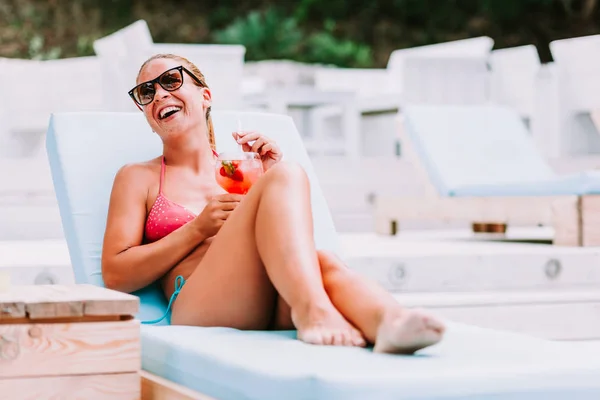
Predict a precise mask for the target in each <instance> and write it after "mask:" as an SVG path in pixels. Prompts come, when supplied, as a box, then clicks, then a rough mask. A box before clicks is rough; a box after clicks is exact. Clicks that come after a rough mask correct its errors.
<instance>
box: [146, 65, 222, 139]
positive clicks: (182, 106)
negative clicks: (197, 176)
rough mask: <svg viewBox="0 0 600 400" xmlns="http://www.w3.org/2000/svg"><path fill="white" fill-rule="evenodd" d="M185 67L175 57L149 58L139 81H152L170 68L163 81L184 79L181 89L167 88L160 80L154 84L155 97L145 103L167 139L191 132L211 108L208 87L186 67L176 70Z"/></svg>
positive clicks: (148, 116)
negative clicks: (186, 69)
mask: <svg viewBox="0 0 600 400" xmlns="http://www.w3.org/2000/svg"><path fill="white" fill-rule="evenodd" d="M182 65H183V67H186V65H185V63H182V61H179V60H175V59H172V58H156V59H153V60H151V61H149V62H148V63H147V64H146V65H145V66H144V67H143V68H142V70H141V71H140V74H139V76H138V79H137V83H138V84H139V83H142V82H147V81H150V80H153V79H155V78H157V77H158V76H160V75H161V74H163V73H165V72H166V71H168V70H171V69H172V71H171V72H169V73H168V75H166V76H164V77H163V79H162V82H163V83H173V84H174V85H177V80H178V79H183V85H181V87H180V88H179V89H176V90H173V91H168V90H165V89H164V88H163V87H162V86H161V85H159V84H158V83H155V84H154V91H155V93H154V99H153V100H152V101H151V102H150V103H149V104H147V105H145V106H142V109H143V112H144V115H145V116H146V120H147V121H148V123H149V124H150V126H151V127H152V130H153V131H154V132H156V133H157V134H158V135H159V136H161V138H162V139H163V140H164V139H165V138H167V137H168V136H170V135H173V134H178V133H181V132H186V131H189V130H190V128H193V127H194V126H197V124H200V123H203V121H205V120H206V111H207V109H208V107H210V100H211V94H210V90H209V89H208V88H206V87H201V86H199V85H198V84H196V82H195V81H194V79H193V78H192V77H191V76H190V75H188V73H187V72H186V71H185V70H182V71H181V72H180V71H179V70H177V69H173V68H176V67H179V66H182Z"/></svg>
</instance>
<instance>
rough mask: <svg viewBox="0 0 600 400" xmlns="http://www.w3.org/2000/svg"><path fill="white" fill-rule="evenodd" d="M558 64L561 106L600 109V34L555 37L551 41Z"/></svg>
mask: <svg viewBox="0 0 600 400" xmlns="http://www.w3.org/2000/svg"><path fill="white" fill-rule="evenodd" d="M550 50H551V51H552V58H553V59H554V62H555V64H556V66H557V72H558V84H559V93H560V98H561V104H562V107H564V108H565V109H566V110H567V111H568V112H571V111H575V112H590V111H594V110H597V109H599V108H600V97H599V96H598V92H599V91H600V77H599V75H598V70H599V69H600V35H589V36H582V37H575V38H569V39H561V40H555V41H553V42H551V43H550Z"/></svg>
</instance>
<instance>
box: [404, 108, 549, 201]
mask: <svg viewBox="0 0 600 400" xmlns="http://www.w3.org/2000/svg"><path fill="white" fill-rule="evenodd" d="M403 118H404V122H405V123H404V129H405V131H406V134H407V136H408V138H409V139H410V142H411V144H412V145H413V148H414V149H415V151H416V153H417V154H418V156H419V158H420V161H421V162H422V164H423V166H424V167H425V169H426V171H427V172H428V174H429V177H430V180H431V182H432V184H433V185H434V187H435V188H436V189H437V190H438V192H439V194H440V195H441V196H453V195H457V194H458V193H460V190H461V188H465V187H490V188H493V187H495V186H502V185H519V184H523V185H527V184H531V183H539V182H548V181H552V182H554V181H555V180H556V179H557V178H558V177H557V175H556V174H555V173H554V172H553V171H552V169H551V168H550V166H549V165H548V164H547V163H546V162H545V160H544V159H543V158H542V157H541V155H540V154H539V153H538V151H537V148H536V147H535V143H534V142H533V140H532V139H531V137H530V135H529V133H528V132H527V129H526V128H525V125H524V123H523V121H522V120H521V119H520V117H519V115H518V114H517V113H516V112H515V111H513V110H510V109H508V108H505V107H500V106H409V107H406V109H405V110H404V111H403Z"/></svg>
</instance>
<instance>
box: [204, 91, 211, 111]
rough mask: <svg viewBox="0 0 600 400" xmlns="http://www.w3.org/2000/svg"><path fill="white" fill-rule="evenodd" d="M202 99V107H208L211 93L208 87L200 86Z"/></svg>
mask: <svg viewBox="0 0 600 400" xmlns="http://www.w3.org/2000/svg"><path fill="white" fill-rule="evenodd" d="M202 89H203V90H202V100H203V104H204V107H206V108H208V107H210V106H211V105H212V93H211V92H210V89H209V88H207V87H205V88H202Z"/></svg>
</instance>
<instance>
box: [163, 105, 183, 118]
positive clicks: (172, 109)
mask: <svg viewBox="0 0 600 400" xmlns="http://www.w3.org/2000/svg"><path fill="white" fill-rule="evenodd" d="M179 110H181V107H177V106H169V107H166V108H163V109H162V110H160V115H159V117H160V118H161V119H163V118H164V117H165V115H166V114H167V113H169V112H171V111H179Z"/></svg>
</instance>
